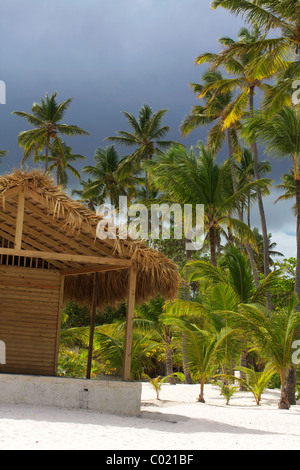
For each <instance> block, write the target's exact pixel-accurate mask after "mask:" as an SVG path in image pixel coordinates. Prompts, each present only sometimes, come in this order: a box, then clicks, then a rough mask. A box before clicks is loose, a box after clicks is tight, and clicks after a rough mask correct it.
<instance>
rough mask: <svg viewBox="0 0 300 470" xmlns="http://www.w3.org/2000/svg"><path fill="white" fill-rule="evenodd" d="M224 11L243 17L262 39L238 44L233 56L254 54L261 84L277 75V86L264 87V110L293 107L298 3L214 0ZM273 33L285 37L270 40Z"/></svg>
mask: <svg viewBox="0 0 300 470" xmlns="http://www.w3.org/2000/svg"><path fill="white" fill-rule="evenodd" d="M218 7H223V8H226V9H228V10H229V11H230V12H231V13H233V14H234V15H239V14H240V15H242V16H243V17H244V19H245V21H246V22H247V23H250V24H252V25H256V26H257V27H258V28H259V29H260V31H261V32H262V36H261V37H259V38H257V40H256V41H254V42H252V43H248V44H234V45H232V46H231V49H230V53H231V54H235V55H236V54H237V55H238V56H242V55H245V54H249V53H250V54H253V55H254V56H256V58H255V59H254V60H253V63H252V64H251V67H250V68H252V70H253V74H254V78H255V79H257V80H261V79H262V78H264V77H265V76H266V75H269V76H271V75H274V74H275V78H276V84H275V86H271V85H264V91H265V100H264V107H266V108H267V109H268V111H269V112H270V113H271V114H273V113H275V112H278V111H279V110H280V109H281V108H282V107H283V106H284V105H291V97H292V94H293V88H292V86H293V82H294V80H296V79H297V78H300V62H299V53H300V35H299V30H300V5H299V1H298V0H282V1H280V2H279V1H273V0H256V1H255V2H254V1H249V0H214V1H213V2H212V8H213V9H216V8H218ZM271 30H280V31H281V35H279V36H277V37H275V38H272V37H271V38H270V36H269V34H268V33H269V32H270V31H271Z"/></svg>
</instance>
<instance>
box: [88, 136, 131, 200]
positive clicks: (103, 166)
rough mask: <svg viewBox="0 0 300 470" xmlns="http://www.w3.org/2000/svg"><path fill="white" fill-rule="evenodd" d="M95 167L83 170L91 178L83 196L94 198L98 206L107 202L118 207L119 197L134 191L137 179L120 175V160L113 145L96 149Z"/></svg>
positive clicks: (90, 166)
mask: <svg viewBox="0 0 300 470" xmlns="http://www.w3.org/2000/svg"><path fill="white" fill-rule="evenodd" d="M94 160H95V163H96V165H95V166H92V165H89V166H85V167H84V168H83V170H82V171H83V172H84V173H87V174H88V175H90V176H91V181H90V182H89V183H88V184H87V185H86V186H85V188H84V192H83V196H84V197H85V198H86V197H91V196H92V197H94V198H95V199H96V200H97V202H98V204H103V203H104V202H105V201H106V200H109V202H110V204H111V206H114V207H116V208H117V207H119V196H120V195H127V194H129V193H130V191H131V194H132V192H134V191H135V183H137V182H138V179H137V178H134V177H133V176H125V175H123V174H120V164H121V160H120V157H119V154H118V152H117V150H116V148H115V146H114V145H111V146H108V147H106V148H100V147H99V148H98V149H97V150H96V152H95V157H94Z"/></svg>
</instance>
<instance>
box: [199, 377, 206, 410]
mask: <svg viewBox="0 0 300 470" xmlns="http://www.w3.org/2000/svg"><path fill="white" fill-rule="evenodd" d="M205 379H206V378H205V375H204V376H202V377H201V381H200V395H199V397H198V402H199V403H205V400H204V385H205Z"/></svg>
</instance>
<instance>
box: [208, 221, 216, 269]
mask: <svg viewBox="0 0 300 470" xmlns="http://www.w3.org/2000/svg"><path fill="white" fill-rule="evenodd" d="M209 244H210V261H211V264H212V265H213V266H214V267H215V268H216V267H217V257H216V246H217V238H216V232H215V228H214V227H210V229H209Z"/></svg>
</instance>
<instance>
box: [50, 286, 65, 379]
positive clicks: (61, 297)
mask: <svg viewBox="0 0 300 470" xmlns="http://www.w3.org/2000/svg"><path fill="white" fill-rule="evenodd" d="M64 294H65V278H64V277H61V279H60V292H59V305H58V313H57V325H56V346H55V358H54V370H53V375H57V367H58V355H59V347H60V332H61V317H62V311H63V306H64Z"/></svg>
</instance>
